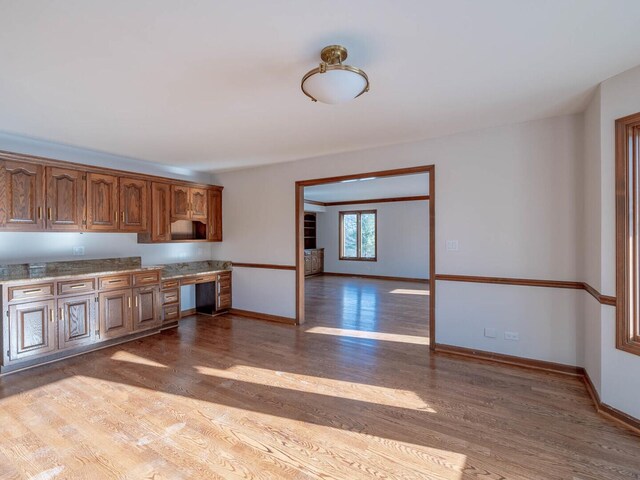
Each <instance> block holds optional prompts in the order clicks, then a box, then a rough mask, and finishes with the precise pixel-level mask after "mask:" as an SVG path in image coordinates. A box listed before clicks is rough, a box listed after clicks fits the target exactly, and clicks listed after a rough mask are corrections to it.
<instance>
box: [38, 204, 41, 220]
mask: <svg viewBox="0 0 640 480" xmlns="http://www.w3.org/2000/svg"><path fill="white" fill-rule="evenodd" d="M38 220H42V207H38Z"/></svg>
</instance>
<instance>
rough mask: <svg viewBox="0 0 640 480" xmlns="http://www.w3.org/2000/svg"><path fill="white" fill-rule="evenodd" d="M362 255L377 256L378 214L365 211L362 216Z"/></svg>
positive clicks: (365, 256) (367, 256)
mask: <svg viewBox="0 0 640 480" xmlns="http://www.w3.org/2000/svg"><path fill="white" fill-rule="evenodd" d="M360 228H361V230H360V235H361V241H362V243H361V256H362V257H363V258H375V256H376V214H375V213H363V214H362V215H361V216H360Z"/></svg>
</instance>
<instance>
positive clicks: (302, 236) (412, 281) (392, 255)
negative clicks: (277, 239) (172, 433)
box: [295, 165, 436, 350]
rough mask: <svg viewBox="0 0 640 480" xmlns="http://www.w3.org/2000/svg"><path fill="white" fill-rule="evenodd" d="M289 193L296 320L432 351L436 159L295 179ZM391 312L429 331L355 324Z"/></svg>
mask: <svg viewBox="0 0 640 480" xmlns="http://www.w3.org/2000/svg"><path fill="white" fill-rule="evenodd" d="M295 195H296V199H295V200H296V211H295V215H296V321H297V323H298V324H303V323H307V322H310V324H311V327H312V328H311V330H314V331H315V330H318V332H317V333H326V334H338V335H345V336H358V337H360V338H371V339H378V340H390V341H403V342H407V343H423V344H425V343H428V345H429V348H430V349H431V350H434V349H435V345H436V342H435V335H436V331H435V330H436V329H435V166H434V165H426V166H419V167H410V168H403V169H394V170H384V171H376V172H366V173H361V174H353V175H344V176H339V177H327V178H319V179H311V180H301V181H298V182H296V187H295ZM338 317H340V318H338ZM395 317H404V318H407V319H411V321H412V322H414V323H415V325H420V328H422V329H424V328H426V325H428V338H426V340H425V339H424V338H420V337H419V336H417V335H413V334H412V333H413V332H412V331H411V327H410V326H409V327H408V328H405V329H404V330H403V329H402V328H400V329H399V330H398V329H394V330H393V331H391V330H389V329H384V328H380V329H377V330H378V331H376V329H372V328H367V326H366V325H362V328H360V326H361V325H360V324H359V323H357V322H360V323H362V322H364V323H367V322H374V323H377V322H378V321H380V319H383V320H384V319H385V318H386V321H388V322H392V321H393V319H394V318H395ZM323 319H325V320H327V321H326V322H325V321H324V320H323ZM427 319H428V321H427ZM331 322H334V325H331ZM332 327H340V328H332ZM320 330H322V332H321V331H320ZM416 331H417V330H416ZM422 331H423V330H421V332H422ZM363 336H364V337H363Z"/></svg>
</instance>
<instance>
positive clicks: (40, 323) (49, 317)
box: [9, 300, 58, 361]
mask: <svg viewBox="0 0 640 480" xmlns="http://www.w3.org/2000/svg"><path fill="white" fill-rule="evenodd" d="M9 330H10V333H9V358H10V360H11V361H16V360H22V359H25V358H31V357H35V356H40V355H46V354H49V353H52V352H54V351H55V350H57V348H58V346H57V343H56V332H57V330H56V319H55V302H54V301H53V300H44V301H40V302H29V303H22V304H19V305H11V306H10V307H9Z"/></svg>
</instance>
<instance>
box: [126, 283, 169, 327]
mask: <svg viewBox="0 0 640 480" xmlns="http://www.w3.org/2000/svg"><path fill="white" fill-rule="evenodd" d="M158 296H159V290H158V287H141V288H134V289H133V329H134V330H136V331H137V330H145V329H148V328H152V327H157V326H159V325H160V324H161V323H162V317H161V316H160V309H159V305H158Z"/></svg>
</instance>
